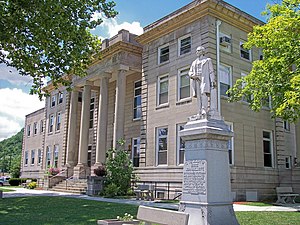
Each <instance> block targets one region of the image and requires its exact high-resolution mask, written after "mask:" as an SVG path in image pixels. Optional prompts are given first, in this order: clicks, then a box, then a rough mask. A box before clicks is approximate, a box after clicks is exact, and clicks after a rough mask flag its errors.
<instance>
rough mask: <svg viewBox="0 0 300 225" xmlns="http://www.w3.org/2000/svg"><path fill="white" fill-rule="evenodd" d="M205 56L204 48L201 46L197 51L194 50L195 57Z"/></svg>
mask: <svg viewBox="0 0 300 225" xmlns="http://www.w3.org/2000/svg"><path fill="white" fill-rule="evenodd" d="M204 54H205V48H204V47H203V46H199V47H198V48H197V49H196V55H197V56H200V55H204Z"/></svg>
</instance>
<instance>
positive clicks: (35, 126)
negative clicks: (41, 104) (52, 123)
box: [33, 123, 37, 134]
mask: <svg viewBox="0 0 300 225" xmlns="http://www.w3.org/2000/svg"><path fill="white" fill-rule="evenodd" d="M33 134H37V123H34V124H33Z"/></svg>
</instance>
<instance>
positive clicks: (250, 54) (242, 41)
mask: <svg viewBox="0 0 300 225" xmlns="http://www.w3.org/2000/svg"><path fill="white" fill-rule="evenodd" d="M245 42H247V41H244V40H240V46H239V52H240V57H241V59H244V60H247V61H249V62H252V51H251V49H249V50H247V49H244V48H243V50H244V51H249V59H246V58H244V57H242V55H241V51H242V47H241V46H242V45H243V44H244V43H245Z"/></svg>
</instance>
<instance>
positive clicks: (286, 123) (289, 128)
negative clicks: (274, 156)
mask: <svg viewBox="0 0 300 225" xmlns="http://www.w3.org/2000/svg"><path fill="white" fill-rule="evenodd" d="M283 128H284V130H285V131H290V130H291V126H290V123H289V122H288V121H283Z"/></svg>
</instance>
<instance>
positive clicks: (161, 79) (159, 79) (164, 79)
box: [156, 74, 170, 106]
mask: <svg viewBox="0 0 300 225" xmlns="http://www.w3.org/2000/svg"><path fill="white" fill-rule="evenodd" d="M163 82H168V85H167V87H168V88H167V92H164V93H161V88H160V86H161V83H163ZM169 83H170V82H169V74H164V75H160V76H158V77H157V93H156V96H157V99H156V102H157V103H156V105H157V106H165V105H168V104H169ZM165 93H167V102H164V103H161V95H162V94H165Z"/></svg>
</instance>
